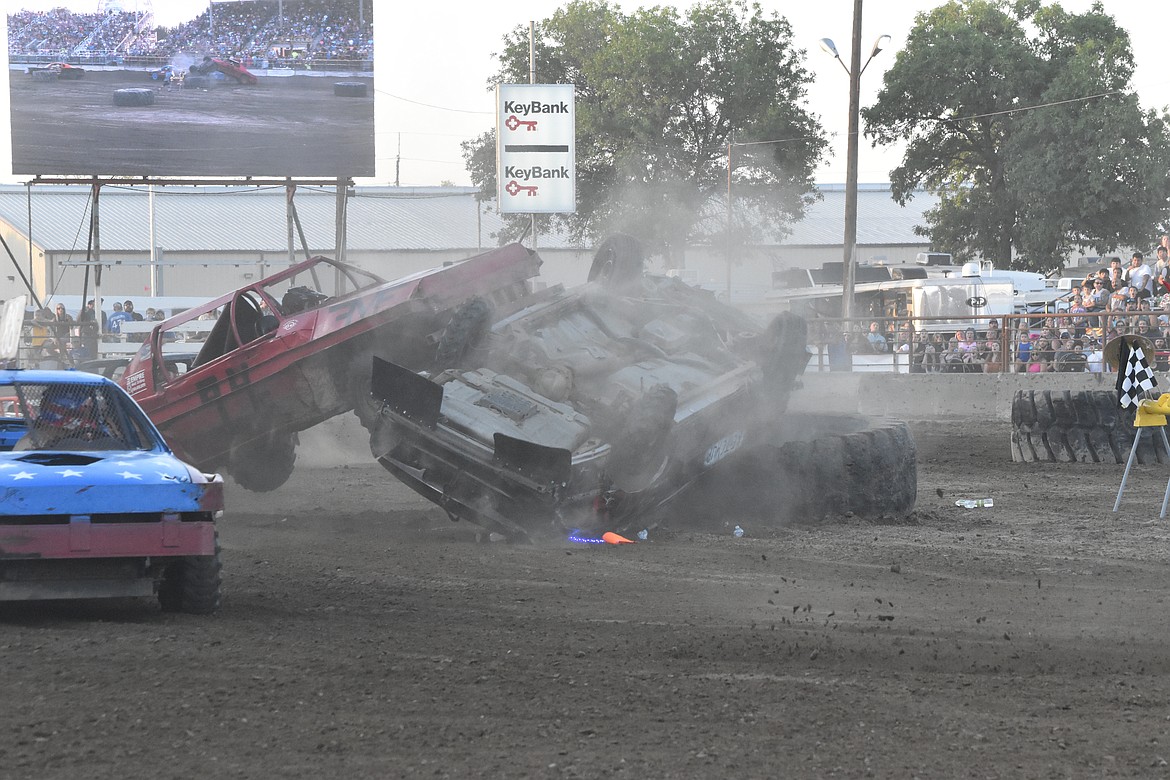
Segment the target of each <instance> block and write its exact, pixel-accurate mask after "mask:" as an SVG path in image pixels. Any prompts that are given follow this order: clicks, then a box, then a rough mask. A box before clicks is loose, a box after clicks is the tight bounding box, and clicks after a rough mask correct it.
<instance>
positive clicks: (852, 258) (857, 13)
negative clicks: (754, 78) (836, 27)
mask: <svg viewBox="0 0 1170 780" xmlns="http://www.w3.org/2000/svg"><path fill="white" fill-rule="evenodd" d="M861 3H862V0H853V51H852V53H851V54H850V57H849V63H850V64H849V66H848V67H847V66H846V65H845V63H844V62H841V55H840V54H838V53H837V47H836V46H835V45H833V41H832V40H830V39H828V38H821V49H823V50H824V51H825V52H827V53H829V54H832V55H833V57H834V58H835V59H836V60H837V62H840V63H841V67H842V68H844V69H845V72H846V73H847V74H848V75H849V137H848V138H847V139H846V142H847V143H846V163H845V164H846V169H845V237H844V241H843V244H844V247H843V250H844V262H843V263H842V265H843V266H844V270H843V272H842V274H841V318H842V319H843V320H845V323H844V324H843V325H842V327H843V328H848V326H849V322H848V321H849V319H850V318H851V317H852V316H853V290H854V287H855V281H856V278H857V149H858V144H859V143H860V141H861V132H860V125H861V74H862V73H865V69H866V68H868V67H869V63H870V62H872V61H873V58H874V57H876V56H877V55H878V53H879V52H881V50H882V49H883V48H885V47H886V46H888V45H889V42H890V36H888V35H882V36H879V37H878V39H877V40H876V41H874V44H873V50H872V51H871V52H870V53H869V59H867V60H866V61H865V64H864V65H862V64H861ZM846 350H848V340H847V339H846Z"/></svg>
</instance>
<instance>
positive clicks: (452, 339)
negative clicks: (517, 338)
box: [435, 297, 492, 371]
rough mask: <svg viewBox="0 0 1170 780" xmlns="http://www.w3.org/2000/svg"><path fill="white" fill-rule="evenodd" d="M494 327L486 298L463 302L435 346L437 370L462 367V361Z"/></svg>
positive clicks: (452, 315)
mask: <svg viewBox="0 0 1170 780" xmlns="http://www.w3.org/2000/svg"><path fill="white" fill-rule="evenodd" d="M491 324H492V307H491V305H490V304H489V303H488V302H487V301H486V300H484V299H483V298H478V297H477V298H471V299H470V300H467V301H464V302H463V303H462V304H460V305H459V307H458V308H456V309H455V311H454V312H453V313H452V314H451V320H450V321H449V322H448V323H447V325H446V326H445V327H444V328H443V332H442V334H440V336H439V343H438V345H437V346H436V347H435V370H436V371H444V370H446V369H448V368H456V367H459V366H462V364H463V361H464V360H465V359H466V358H467V356H468V355H469V354H471V352H472V351H473V350H474V349H475V348H476V347H477V346H479V345H480V343H482V342H483V339H484V336H486V335H487V332H488V330H489V329H490V328H491Z"/></svg>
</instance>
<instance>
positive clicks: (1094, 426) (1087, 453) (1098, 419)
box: [1011, 390, 1168, 463]
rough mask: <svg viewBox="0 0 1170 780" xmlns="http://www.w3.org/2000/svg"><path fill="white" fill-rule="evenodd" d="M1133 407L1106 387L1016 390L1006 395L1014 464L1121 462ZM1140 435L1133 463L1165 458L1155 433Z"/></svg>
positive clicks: (1127, 444)
mask: <svg viewBox="0 0 1170 780" xmlns="http://www.w3.org/2000/svg"><path fill="white" fill-rule="evenodd" d="M1135 414H1136V408H1133V407H1131V408H1130V409H1122V408H1121V407H1120V406H1119V405H1118V403H1117V393H1116V392H1113V391H1111V390H1019V391H1017V392H1016V394H1015V397H1013V398H1012V433H1011V447H1012V460H1013V461H1015V462H1016V463H1125V462H1126V460H1128V459H1129V451H1130V449H1131V448H1132V447H1133V437H1134V433H1135V432H1136V431H1137V430H1138V429H1137V428H1135V427H1134V426H1133V418H1134V415H1135ZM1156 436H1157V434H1155V436H1144V437H1142V440H1141V443H1139V444H1138V450H1137V462H1138V463H1165V462H1166V461H1167V460H1168V457H1167V455H1166V452H1165V451H1164V449H1163V447H1162V443H1161V440H1160V438H1156Z"/></svg>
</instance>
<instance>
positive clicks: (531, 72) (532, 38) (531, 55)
mask: <svg viewBox="0 0 1170 780" xmlns="http://www.w3.org/2000/svg"><path fill="white" fill-rule="evenodd" d="M528 83H529V84H535V83H536V22H535V21H532V20H530V21H529V22H528ZM530 216H531V219H532V225H531V228H532V230H531V233H532V251H533V252H535V251H536V212H533V213H532V214H531V215H530Z"/></svg>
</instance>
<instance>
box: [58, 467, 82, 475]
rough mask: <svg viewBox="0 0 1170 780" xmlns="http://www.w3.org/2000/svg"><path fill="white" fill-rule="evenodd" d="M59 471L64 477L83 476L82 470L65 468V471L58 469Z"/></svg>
mask: <svg viewBox="0 0 1170 780" xmlns="http://www.w3.org/2000/svg"><path fill="white" fill-rule="evenodd" d="M57 473H58V474H60V475H61V476H63V477H80V476H81V472H80V471H74V470H73V469H65V470H64V471H58V472H57Z"/></svg>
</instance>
